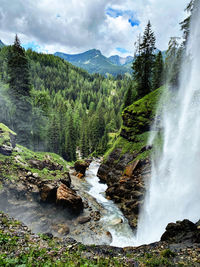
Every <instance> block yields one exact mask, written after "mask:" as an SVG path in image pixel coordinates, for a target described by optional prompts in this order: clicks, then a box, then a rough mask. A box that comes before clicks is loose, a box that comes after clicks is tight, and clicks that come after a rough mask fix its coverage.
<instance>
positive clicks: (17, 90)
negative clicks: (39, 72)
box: [8, 35, 32, 147]
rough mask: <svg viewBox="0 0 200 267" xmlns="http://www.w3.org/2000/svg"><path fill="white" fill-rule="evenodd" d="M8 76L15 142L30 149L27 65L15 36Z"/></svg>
mask: <svg viewBox="0 0 200 267" xmlns="http://www.w3.org/2000/svg"><path fill="white" fill-rule="evenodd" d="M8 74H9V80H8V82H9V91H10V97H11V101H12V103H13V105H14V107H15V113H14V116H13V128H14V130H15V131H16V133H17V142H18V143H19V144H21V145H24V146H28V147H30V146H31V113H32V106H31V100H30V91H31V83H30V74H29V65H28V60H27V58H26V55H25V51H24V49H23V48H22V47H21V45H20V41H19V38H18V36H17V35H16V37H15V42H14V45H13V46H11V47H10V50H9V57H8Z"/></svg>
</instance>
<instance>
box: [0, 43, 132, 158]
mask: <svg viewBox="0 0 200 267" xmlns="http://www.w3.org/2000/svg"><path fill="white" fill-rule="evenodd" d="M12 49H13V48H12V47H4V48H2V49H0V63H1V64H0V77H1V81H2V83H3V84H2V85H1V84H0V102H1V103H2V105H1V106H0V110H1V109H2V112H1V113H0V121H2V122H3V123H5V124H6V125H8V126H9V127H10V128H11V129H13V130H15V131H16V132H17V133H18V138H20V137H23V134H24V133H26V130H27V131H28V132H29V133H30V135H29V137H28V134H27V137H28V138H27V139H29V140H26V141H28V144H25V143H23V144H24V145H26V146H28V147H30V148H31V149H33V150H35V151H50V152H55V153H59V154H60V155H61V156H62V157H64V158H65V159H67V160H72V161H73V160H75V158H76V148H77V147H79V148H80V150H81V152H82V156H83V157H87V156H88V155H89V154H90V153H92V152H94V151H96V153H97V154H99V153H101V154H102V153H104V151H105V149H106V148H107V141H108V138H107V133H109V132H111V131H112V132H117V131H118V130H119V128H120V126H121V118H120V117H121V116H120V113H121V105H122V102H123V98H124V93H125V91H126V89H127V87H128V84H129V82H130V81H129V78H126V77H122V76H118V77H116V78H113V77H112V76H109V77H108V78H105V77H103V76H101V75H99V74H94V75H90V74H88V73H87V72H86V71H84V70H82V69H79V68H77V67H74V66H72V65H71V64H69V63H67V62H66V61H64V60H63V59H60V58H59V57H56V56H53V55H46V54H39V53H36V52H33V51H32V50H30V49H29V50H28V51H27V52H25V51H24V50H23V49H22V51H23V53H24V54H23V55H24V58H25V59H26V60H28V70H29V75H30V84H31V86H32V87H31V90H30V91H29V90H28V92H29V95H30V96H29V97H28V98H29V100H28V101H27V98H22V97H21V96H20V98H19V97H18V98H19V100H20V101H18V102H16V103H15V104H14V105H13V103H14V102H13V101H15V100H16V99H18V98H16V97H14V95H13V98H11V96H10V94H9V92H11V90H12V89H11V87H12V86H11V85H10V86H9V88H8V89H7V85H5V84H6V83H7V82H9V81H10V78H9V75H8V73H9V72H10V73H11V72H13V73H14V74H12V75H15V69H14V68H13V69H12V70H11V68H10V70H9V71H8V69H9V66H8V65H9V64H8V62H9V60H10V58H11V57H10V51H11V50H12ZM18 49H19V48H18ZM20 53H22V52H20ZM20 56H21V54H20ZM24 58H23V59H24ZM20 60H21V59H20ZM27 75H28V74H27ZM27 77H28V76H27ZM21 83H22V84H23V83H24V82H20V84H21ZM13 86H14V85H13ZM23 88H24V87H23ZM27 88H29V87H27ZM16 92H17V93H19V94H20V91H19V92H18V91H16ZM29 104H30V105H29ZM26 107H27V108H28V107H30V109H29V111H30V113H31V114H30V113H29V111H28V110H27V109H26ZM14 118H16V120H15V119H14ZM27 120H28V121H27ZM15 121H16V122H15ZM30 121H31V125H30ZM17 122H19V123H17ZM19 127H20V129H19ZM25 128H26V129H25ZM20 143H22V142H20Z"/></svg>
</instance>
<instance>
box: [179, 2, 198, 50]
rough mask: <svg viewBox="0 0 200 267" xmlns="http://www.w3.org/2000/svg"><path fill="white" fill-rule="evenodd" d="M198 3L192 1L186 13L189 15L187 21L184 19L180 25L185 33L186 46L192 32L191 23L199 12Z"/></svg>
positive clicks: (184, 42) (184, 41) (184, 43)
mask: <svg viewBox="0 0 200 267" xmlns="http://www.w3.org/2000/svg"><path fill="white" fill-rule="evenodd" d="M198 2H199V0H191V1H190V2H189V4H188V5H187V7H186V9H185V11H186V12H187V13H188V16H187V18H186V19H184V20H183V21H182V22H181V23H180V25H181V30H182V31H183V45H184V46H186V43H187V40H188V36H189V32H190V22H191V18H192V16H193V15H194V14H195V13H196V12H197V11H198Z"/></svg>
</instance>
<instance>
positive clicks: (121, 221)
mask: <svg viewBox="0 0 200 267" xmlns="http://www.w3.org/2000/svg"><path fill="white" fill-rule="evenodd" d="M120 223H123V220H122V218H117V219H114V220H112V221H111V222H110V224H111V225H117V224H120Z"/></svg>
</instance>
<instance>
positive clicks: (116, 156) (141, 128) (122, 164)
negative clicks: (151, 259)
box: [98, 88, 162, 228]
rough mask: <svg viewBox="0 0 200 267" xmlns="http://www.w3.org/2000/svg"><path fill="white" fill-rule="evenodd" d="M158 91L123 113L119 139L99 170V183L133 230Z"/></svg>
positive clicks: (145, 177)
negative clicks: (101, 182) (104, 186)
mask: <svg viewBox="0 0 200 267" xmlns="http://www.w3.org/2000/svg"><path fill="white" fill-rule="evenodd" d="M161 92H162V88H159V89H157V90H155V91H154V92H152V93H150V94H149V95H147V96H145V97H144V98H142V99H140V100H139V101H136V102H135V103H133V104H132V105H131V106H129V107H127V108H126V109H125V110H124V111H123V113H122V118H123V125H122V128H121V132H120V136H119V137H118V139H117V140H116V142H115V143H114V144H113V147H112V149H111V151H110V152H109V155H108V157H107V158H106V159H105V160H104V162H103V163H102V164H101V166H100V168H99V170H98V176H99V178H100V179H101V181H103V182H105V183H107V184H108V189H107V191H106V194H107V196H108V198H111V199H113V200H114V201H115V202H116V203H118V204H119V206H120V208H121V210H122V212H123V213H124V215H125V216H126V217H127V219H128V220H129V224H130V225H131V226H132V227H133V228H135V227H136V226H137V219H138V214H139V209H140V207H141V206H142V204H143V201H144V195H145V181H147V180H148V179H149V177H150V171H151V162H150V153H151V148H149V147H147V145H146V144H147V140H148V136H149V130H150V127H151V125H152V122H153V119H154V116H155V112H156V108H157V103H158V99H159V97H160V95H161Z"/></svg>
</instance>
